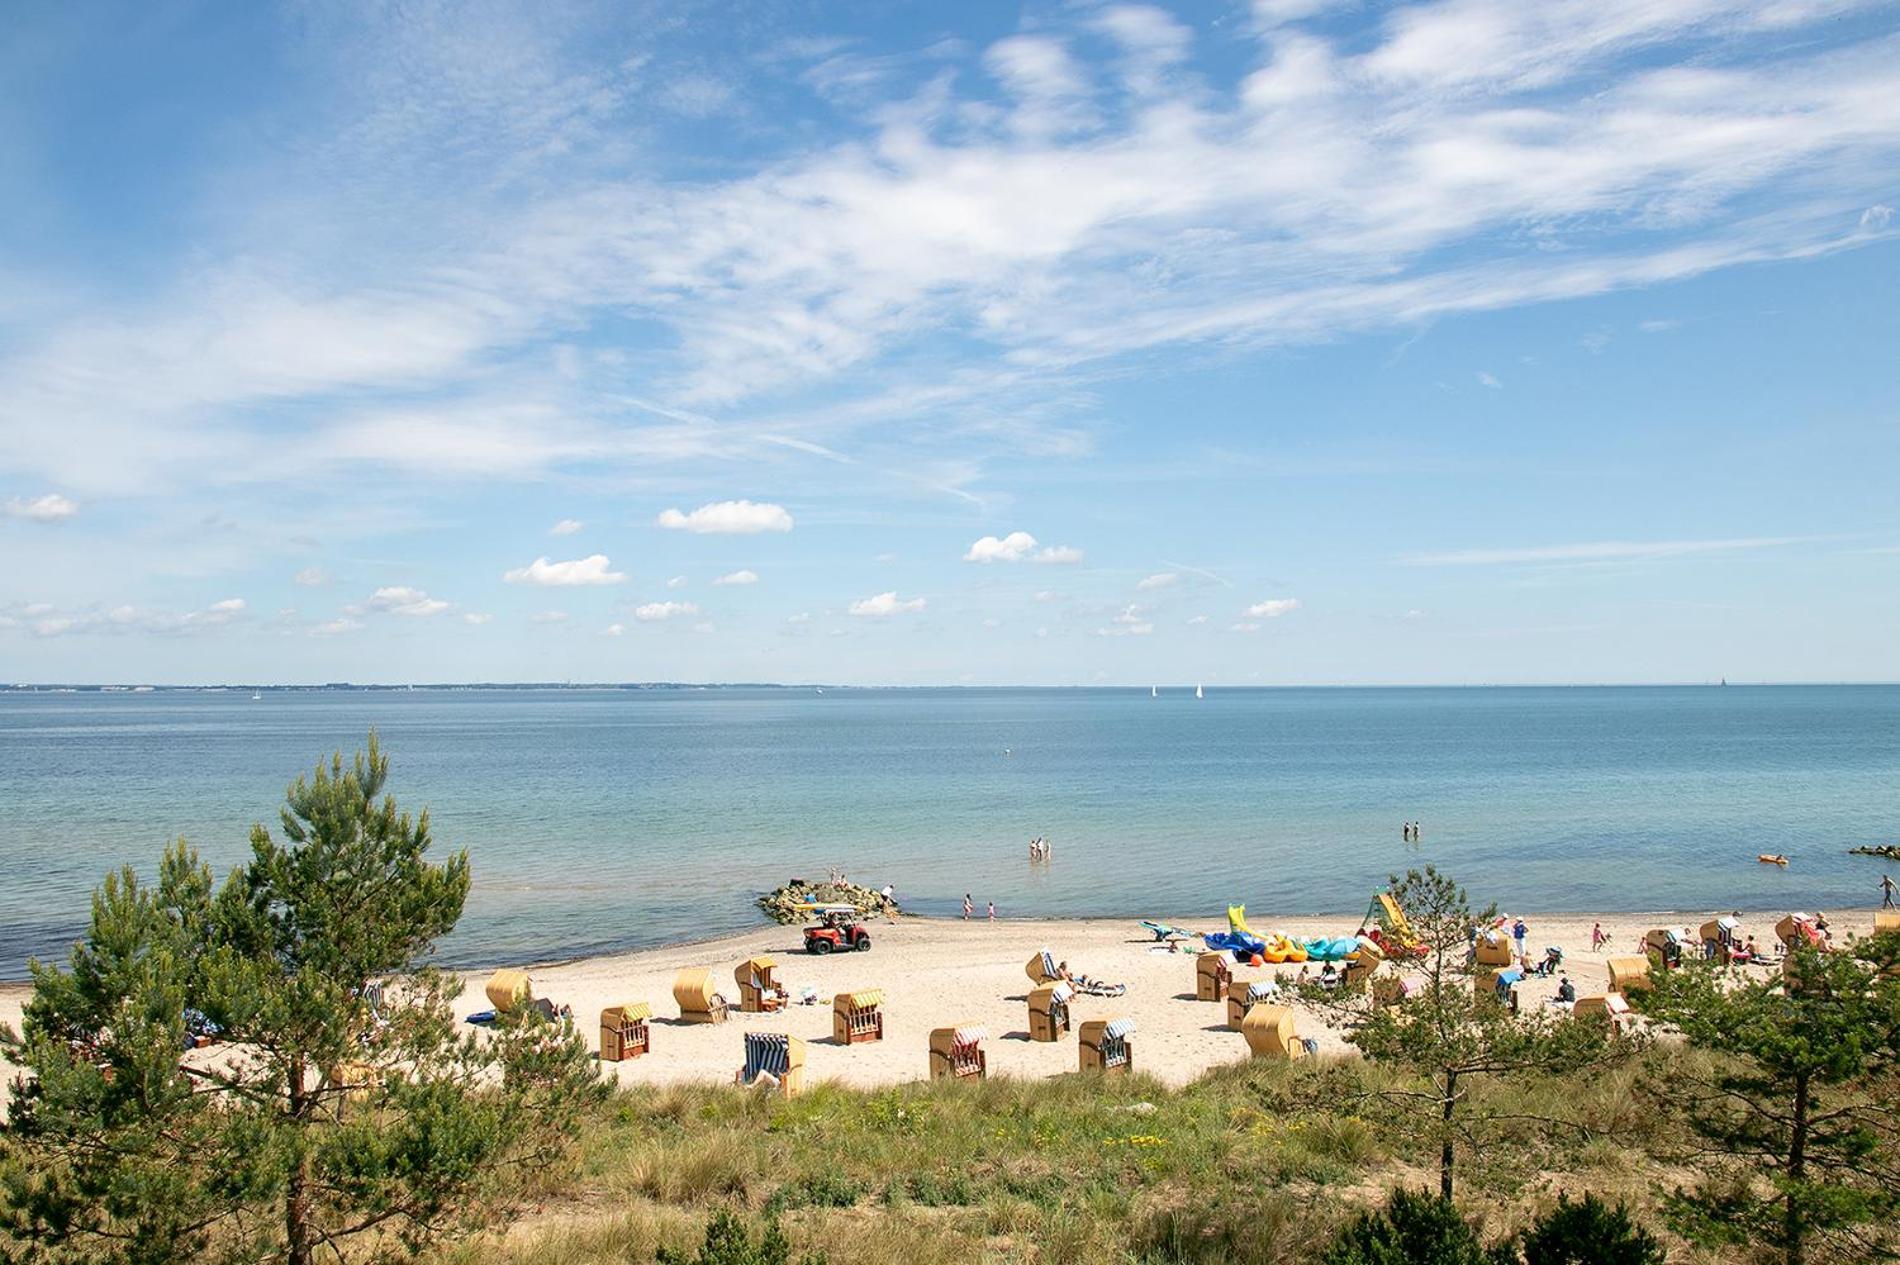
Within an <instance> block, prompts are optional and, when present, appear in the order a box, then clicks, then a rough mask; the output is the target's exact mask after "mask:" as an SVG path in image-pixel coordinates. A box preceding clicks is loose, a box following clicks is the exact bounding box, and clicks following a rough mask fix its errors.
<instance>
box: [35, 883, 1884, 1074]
mask: <svg viewBox="0 0 1900 1265" xmlns="http://www.w3.org/2000/svg"><path fill="white" fill-rule="evenodd" d="M1712 916H1714V915H1713V914H1712V913H1711V912H1708V911H1697V912H1677V913H1663V914H1603V915H1597V914H1544V915H1539V914H1529V913H1527V914H1525V915H1523V917H1524V919H1525V921H1526V923H1527V924H1528V925H1529V928H1530V935H1529V939H1528V942H1527V943H1528V945H1529V947H1530V951H1531V956H1532V957H1533V959H1535V958H1537V957H1539V956H1541V954H1542V950H1543V949H1544V947H1545V946H1548V945H1555V946H1557V947H1559V948H1561V949H1562V950H1563V951H1564V956H1565V970H1566V972H1567V973H1568V974H1569V976H1570V978H1571V980H1572V981H1573V982H1574V983H1575V984H1576V986H1577V990H1578V992H1579V993H1580V994H1585V995H1587V994H1589V993H1592V992H1600V991H1602V989H1603V986H1604V982H1605V979H1606V975H1605V968H1604V965H1603V963H1604V960H1605V958H1606V957H1608V956H1612V955H1616V954H1628V953H1632V952H1635V951H1637V945H1638V942H1639V940H1640V938H1641V937H1642V935H1643V934H1644V933H1645V932H1647V931H1648V930H1649V929H1651V928H1653V927H1676V928H1681V927H1683V926H1685V925H1687V926H1690V927H1694V926H1698V925H1700V924H1701V922H1702V921H1704V920H1705V919H1706V918H1709V917H1712ZM1828 918H1829V921H1830V923H1831V925H1832V926H1833V927H1834V929H1835V934H1836V936H1837V937H1840V936H1842V935H1843V933H1864V932H1866V931H1869V930H1871V929H1872V926H1873V915H1872V912H1871V911H1868V910H1853V911H1841V912H1838V913H1835V912H1830V913H1829V914H1828ZM1168 921H1170V922H1172V923H1173V924H1174V925H1176V926H1180V927H1187V928H1191V929H1194V930H1214V929H1217V928H1223V927H1225V925H1226V922H1225V918H1224V916H1216V917H1208V916H1201V917H1186V918H1180V919H1169V920H1168ZM1774 921H1775V919H1774V916H1771V915H1765V914H1755V915H1749V916H1745V917H1744V918H1743V925H1744V927H1745V929H1746V930H1747V931H1748V932H1749V933H1752V934H1753V935H1754V936H1755V937H1756V939H1757V940H1758V941H1759V942H1761V943H1763V944H1765V945H1773V943H1774V931H1773V924H1774ZM1596 922H1601V923H1602V924H1603V929H1604V931H1605V932H1606V933H1607V934H1608V935H1609V937H1610V943H1609V945H1608V946H1607V951H1606V952H1603V953H1592V952H1591V951H1590V929H1591V926H1592V924H1593V923H1596ZM1249 923H1250V925H1251V926H1252V927H1253V928H1254V930H1255V931H1257V932H1265V931H1268V930H1280V931H1283V932H1285V933H1287V934H1289V935H1292V936H1296V937H1298V936H1313V935H1340V934H1345V933H1347V932H1350V931H1351V930H1352V929H1353V928H1354V926H1356V919H1354V918H1352V917H1350V916H1342V915H1335V916H1328V917H1304V918H1275V917H1273V916H1272V915H1261V914H1253V913H1250V914H1249ZM867 925H868V926H869V928H870V931H871V934H872V936H873V938H874V940H875V944H874V947H873V948H872V949H871V950H869V951H868V952H865V953H839V954H834V955H832V956H829V957H813V956H810V955H807V954H806V953H805V952H804V951H803V949H802V947H801V941H800V932H799V929H798V928H796V927H776V926H773V927H762V928H760V929H759V930H757V931H751V932H747V933H745V934H743V935H737V936H730V937H727V938H724V939H720V940H714V941H708V942H704V943H698V944H691V945H678V946H672V947H666V948H658V949H648V950H643V951H640V952H637V953H626V954H617V955H612V956H607V957H597V958H588V959H584V960H581V961H575V962H567V963H560V964H554V965H543V966H538V967H533V968H532V969H531V975H532V978H533V981H534V991H535V994H536V996H539V997H546V998H549V999H551V1000H552V1001H554V1002H555V1003H557V1004H561V1005H566V1006H569V1007H571V1008H572V1010H573V1013H574V1018H575V1022H576V1024H577V1026H578V1027H579V1028H580V1029H581V1031H582V1032H583V1033H584V1034H585V1035H586V1037H587V1039H588V1042H589V1044H590V1045H595V1044H596V1043H597V1039H598V1025H599V1016H600V1012H601V1010H602V1009H603V1008H605V1007H608V1006H612V1005H617V1004H619V1003H621V1002H629V1001H646V1002H648V1003H650V1004H651V1005H652V1007H653V1013H654V1015H655V1016H656V1018H655V1020H654V1022H653V1024H652V1042H653V1051H652V1053H651V1054H649V1055H647V1056H646V1057H644V1058H640V1059H635V1060H630V1061H626V1062H620V1063H612V1064H607V1065H605V1066H607V1067H608V1068H609V1069H610V1071H611V1074H612V1075H613V1076H614V1077H616V1078H617V1079H618V1080H619V1081H620V1083H622V1084H624V1085H641V1084H659V1083H665V1082H672V1081H692V1080H698V1081H724V1080H728V1079H730V1078H731V1076H732V1073H733V1071H734V1069H736V1068H737V1067H738V1066H739V1064H740V1062H741V1059H742V1054H741V1049H742V1046H743V1043H744V1042H743V1036H742V1034H743V1033H744V1032H746V1031H748V1030H751V1029H759V1030H764V1031H773V1032H788V1033H791V1034H792V1035H794V1036H798V1037H802V1038H803V1039H804V1040H805V1041H806V1042H807V1062H806V1077H807V1080H808V1081H811V1082H816V1081H827V1080H829V1081H839V1082H843V1083H847V1084H851V1085H858V1086H878V1085H889V1084H895V1083H898V1082H902V1081H909V1080H920V1079H923V1078H924V1076H925V1075H926V1073H927V1070H928V1069H927V1057H926V1050H927V1048H928V1039H929V1033H930V1030H931V1029H932V1028H937V1027H943V1026H947V1025H951V1024H958V1023H975V1024H980V1025H982V1026H983V1027H984V1028H986V1029H987V1030H988V1032H989V1040H988V1041H987V1042H986V1047H985V1048H986V1049H987V1051H988V1057H989V1068H990V1074H991V1075H993V1076H1021V1077H1044V1076H1055V1075H1059V1074H1061V1073H1063V1072H1070V1071H1074V1070H1075V1067H1076V1043H1075V1039H1074V1036H1073V1035H1070V1036H1068V1037H1066V1038H1064V1039H1063V1040H1061V1041H1059V1042H1055V1043H1045V1042H1035V1041H1031V1040H1029V1039H1028V1022H1027V1010H1026V1005H1025V1000H1024V999H1025V995H1026V994H1027V992H1028V990H1029V987H1030V982H1029V978H1028V976H1027V975H1026V974H1025V973H1024V970H1023V966H1024V963H1025V962H1026V961H1027V960H1028V959H1029V958H1030V957H1031V955H1033V954H1034V953H1036V952H1037V950H1039V949H1042V948H1045V947H1046V948H1048V949H1049V950H1050V951H1051V952H1052V953H1054V954H1055V955H1056V957H1057V958H1058V959H1062V960H1065V961H1067V962H1068V963H1069V965H1070V967H1071V969H1072V970H1074V971H1076V972H1078V973H1085V974H1087V975H1090V976H1093V977H1097V978H1100V979H1105V980H1110V981H1116V982H1123V983H1126V984H1127V985H1128V991H1127V993H1126V994H1125V995H1123V996H1121V997H1118V998H1114V999H1099V998H1094V997H1087V996H1081V997H1078V998H1076V1001H1075V1004H1074V1021H1075V1023H1076V1024H1077V1025H1078V1026H1079V1025H1080V1024H1081V1023H1082V1022H1083V1021H1085V1020H1088V1019H1097V1018H1100V1019H1110V1018H1122V1017H1127V1018H1132V1019H1134V1020H1135V1022H1136V1024H1137V1032H1136V1035H1135V1038H1134V1040H1135V1047H1134V1048H1135V1057H1136V1061H1137V1065H1138V1066H1139V1067H1140V1068H1141V1070H1143V1071H1146V1072H1149V1073H1151V1074H1153V1075H1154V1076H1157V1077H1159V1078H1160V1079H1162V1080H1163V1081H1166V1082H1168V1083H1170V1084H1181V1083H1184V1082H1186V1081H1189V1080H1192V1079H1193V1078H1194V1077H1196V1076H1197V1075H1199V1074H1200V1073H1202V1072H1203V1071H1205V1070H1207V1069H1208V1068H1210V1067H1214V1066H1216V1065H1218V1064H1221V1063H1228V1062H1234V1061H1238V1060H1240V1059H1243V1058H1245V1057H1246V1047H1245V1045H1244V1044H1243V1043H1242V1041H1241V1038H1240V1035H1239V1034H1238V1033H1236V1032H1231V1031H1229V1030H1228V1029H1227V1027H1226V1025H1225V1011H1224V1008H1223V1007H1221V1006H1216V1005H1212V1004H1209V1003H1206V1002H1198V1001H1195V1000H1194V999H1193V990H1194V957H1195V955H1193V954H1191V953H1185V952H1181V953H1177V952H1170V951H1168V950H1166V949H1165V948H1163V947H1161V946H1159V945H1157V944H1155V942H1154V940H1153V938H1152V937H1151V936H1150V935H1149V934H1148V933H1147V932H1146V931H1145V930H1144V929H1143V928H1142V927H1141V926H1140V925H1139V924H1138V923H1136V922H1133V921H1129V920H1123V919H1112V920H1110V919H1103V920H1075V921H1016V920H1009V919H1004V920H1000V921H997V922H994V923H991V922H987V921H983V920H980V919H979V920H973V921H971V922H968V923H965V922H963V921H961V920H944V919H921V918H900V919H899V920H898V921H897V922H896V923H888V922H885V921H884V920H882V919H878V920H876V921H874V922H871V923H869V924H867ZM757 954H764V955H767V956H770V957H773V958H775V959H776V960H777V961H778V963H779V967H778V976H779V979H780V982H781V983H782V984H783V985H784V987H785V988H786V989H787V991H788V992H790V993H791V994H792V996H793V997H794V998H796V997H798V996H799V994H800V993H801V991H802V990H804V989H805V988H807V987H810V988H812V989H815V990H816V992H817V995H818V997H819V998H820V1002H819V1004H816V1005H800V1004H796V1002H794V1004H792V1005H790V1006H788V1007H787V1008H786V1009H784V1010H782V1011H779V1012H777V1013H773V1014H741V1013H739V1011H738V1010H737V1008H736V1007H737V999H738V989H737V987H736V985H735V984H734V983H733V969H734V967H736V966H737V965H738V964H739V963H740V962H742V961H744V960H745V959H746V958H749V957H752V956H754V955H757ZM516 965H520V964H516ZM686 967H709V968H711V970H712V971H713V977H714V979H715V981H716V982H717V983H718V985H719V987H720V989H721V991H722V992H723V993H724V994H725V996H726V997H727V998H728V999H729V1000H731V1001H732V1002H733V1003H734V1010H733V1012H732V1016H731V1019H730V1020H729V1021H728V1022H727V1023H724V1024H685V1023H681V1022H679V1021H678V1019H677V1016H678V1013H679V1011H678V1008H677V1007H676V1006H675V1005H674V1002H673V993H672V985H673V978H674V975H675V974H676V973H677V972H678V971H680V970H681V969H683V968H686ZM1297 969H1298V968H1289V967H1278V968H1275V967H1266V968H1263V969H1262V970H1260V971H1259V972H1258V973H1259V974H1262V975H1271V974H1273V973H1274V972H1275V971H1276V970H1280V971H1285V970H1297ZM464 979H465V985H466V986H465V988H464V990H463V992H462V995H461V998H460V1000H459V1002H458V1004H457V1014H458V1015H459V1016H465V1015H468V1014H470V1013H472V1012H475V1011H478V1010H484V1009H487V1008H488V1002H487V999H486V998H485V997H484V996H483V993H482V986H483V984H484V983H485V982H486V979H487V973H486V972H468V973H466V975H465V976H464ZM1557 982H1558V981H1557V978H1556V977H1555V976H1553V977H1551V978H1549V979H1537V978H1532V979H1529V980H1526V981H1525V982H1524V984H1523V985H1522V989H1521V997H1522V1001H1523V1004H1524V1005H1525V1006H1526V1007H1529V1006H1541V1005H1543V1004H1544V1003H1545V1002H1546V1001H1547V1000H1548V999H1549V998H1550V997H1551V996H1553V995H1554V993H1555V991H1556V988H1557ZM865 988H879V989H882V990H884V993H885V997H886V1001H885V1007H884V1012H885V1029H884V1031H885V1038H884V1040H883V1041H881V1042H874V1043H866V1044H859V1045H854V1046H849V1047H846V1046H839V1045H835V1044H833V1043H832V1037H831V1005H830V1003H831V998H832V996H833V994H834V993H837V992H839V991H841V990H853V989H865ZM28 993H29V989H28V987H27V986H26V985H22V984H8V985H3V986H0V1022H5V1023H8V1024H11V1025H14V1026H15V1027H16V1028H17V1026H18V1024H19V1020H20V1009H21V1006H22V1004H23V1003H24V1002H25V1000H26V998H27V995H28ZM1299 1030H1300V1034H1301V1035H1302V1036H1310V1037H1313V1038H1314V1039H1316V1040H1317V1041H1318V1042H1319V1044H1320V1048H1321V1049H1322V1051H1328V1050H1330V1051H1338V1050H1342V1049H1344V1048H1346V1046H1345V1042H1344V1040H1343V1039H1342V1037H1341V1035H1340V1034H1339V1033H1337V1032H1334V1031H1330V1030H1328V1029H1327V1028H1326V1027H1325V1025H1324V1024H1323V1023H1322V1022H1321V1021H1320V1019H1319V1017H1318V1016H1317V1015H1316V1014H1313V1013H1311V1012H1302V1014H1301V1018H1300V1025H1299ZM13 1071H14V1069H13V1068H12V1067H10V1066H8V1065H6V1064H4V1063H0V1073H4V1075H5V1078H6V1080H7V1081H8V1082H10V1081H11V1079H12V1074H13Z"/></svg>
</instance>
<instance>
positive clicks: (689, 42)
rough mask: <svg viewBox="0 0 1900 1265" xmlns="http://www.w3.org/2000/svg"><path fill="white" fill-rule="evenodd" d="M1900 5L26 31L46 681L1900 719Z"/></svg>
mask: <svg viewBox="0 0 1900 1265" xmlns="http://www.w3.org/2000/svg"><path fill="white" fill-rule="evenodd" d="M1897 205H1900V7H1896V6H1895V5H1894V4H1892V3H1886V4H1875V3H1860V2H1856V0H1760V2H1757V3H1741V2H1727V0H1640V2H1639V0H1541V2H1540V3H1537V4H1525V3H1523V2H1522V0H1428V2H1425V3H1413V4H1378V3H1371V2H1360V3H1353V2H1343V3H1342V2H1333V0H1253V2H1252V3H1244V2H1242V0H1231V2H1225V3H1224V2H1223V0H1195V2H1193V3H1185V4H1182V5H1180V6H1178V7H1175V8H1172V9H1171V8H1167V7H1164V6H1158V5H1157V6H1150V5H1146V4H1120V3H1088V2H1083V0H1063V2H1049V3H1029V4H1020V3H1009V4H1004V3H976V2H973V3H965V4H957V5H945V4H939V3H921V2H920V3H908V4H907V3H898V2H888V3H877V4H870V3H864V4H851V3H817V2H815V0H753V2H750V3H747V4H744V5H730V4H725V5H709V4H694V3H690V2H684V0H667V2H666V3H663V4H662V3H656V4H641V3H621V2H616V3H602V4H597V5H595V4H587V3H583V2H576V3H564V4H559V5H520V4H514V3H506V4H492V5H491V4H483V3H479V2H476V3H467V4H453V5H450V4H433V3H428V2H427V0H410V2H405V3H401V4H394V3H391V4H387V5H377V4H359V5H349V4H339V5H314V6H313V5H303V4H268V3H259V4H255V5H243V6H228V5H213V4H202V3H165V2H164V0H141V2H140V3H128V4H122V5H116V4H109V3H103V2H101V3H86V4H73V5H60V4H51V3H28V4H25V5H22V6H16V7H15V8H14V9H13V10H12V11H11V12H10V15H9V35H8V39H7V40H6V41H4V42H0V681H14V682H41V683H45V682H118V683H128V684H130V683H154V684H188V683H215V682H284V683H316V682H326V681H355V682H390V683H403V682H438V681H439V682H451V681H566V680H573V681H657V680H674V681H784V682H839V683H859V684H897V685H917V684H959V683H982V684H1043V685H1086V684H1093V683H1116V684H1127V685H1134V686H1145V685H1148V684H1150V683H1158V684H1161V685H1164V686H1166V685H1169V684H1189V683H1194V682H1206V683H1208V684H1209V685H1210V686H1218V685H1222V684H1226V685H1291V684H1400V683H1427V684H1429V683H1470V684H1492V683H1497V684H1503V683H1544V682H1550V683H1586V682H1674V681H1708V680H1715V679H1719V678H1724V677H1725V678H1727V679H1729V680H1730V681H1757V680H1770V681H1813V680H1830V681H1831V680H1883V681H1884V680H1895V679H1900V666H1897V660H1896V650H1895V647H1897V646H1900V424H1897V423H1900V316H1897V315H1896V298H1900V226H1897V225H1895V223H1894V208H1895V206H1897Z"/></svg>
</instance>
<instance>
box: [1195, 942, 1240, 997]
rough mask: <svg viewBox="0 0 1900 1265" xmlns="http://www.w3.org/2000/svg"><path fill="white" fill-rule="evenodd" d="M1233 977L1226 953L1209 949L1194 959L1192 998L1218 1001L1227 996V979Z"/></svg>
mask: <svg viewBox="0 0 1900 1265" xmlns="http://www.w3.org/2000/svg"><path fill="white" fill-rule="evenodd" d="M1232 978H1234V971H1233V968H1232V967H1230V966H1229V965H1228V964H1227V955H1226V954H1225V953H1221V952H1218V951H1215V950H1210V951H1208V952H1206V953H1203V954H1201V955H1200V956H1199V957H1197V958H1195V959H1194V999H1195V1000H1196V1001H1211V1002H1219V1001H1220V1000H1221V999H1222V998H1223V997H1225V996H1227V981H1228V980H1230V979H1232Z"/></svg>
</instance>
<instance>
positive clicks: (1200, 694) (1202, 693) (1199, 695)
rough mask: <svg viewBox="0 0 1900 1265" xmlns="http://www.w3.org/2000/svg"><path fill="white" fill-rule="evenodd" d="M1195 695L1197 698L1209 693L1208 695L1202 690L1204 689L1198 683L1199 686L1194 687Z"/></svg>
mask: <svg viewBox="0 0 1900 1265" xmlns="http://www.w3.org/2000/svg"><path fill="white" fill-rule="evenodd" d="M1194 697H1196V698H1206V697H1207V695H1206V693H1204V692H1203V691H1202V689H1201V687H1200V686H1198V685H1197V686H1195V687H1194Z"/></svg>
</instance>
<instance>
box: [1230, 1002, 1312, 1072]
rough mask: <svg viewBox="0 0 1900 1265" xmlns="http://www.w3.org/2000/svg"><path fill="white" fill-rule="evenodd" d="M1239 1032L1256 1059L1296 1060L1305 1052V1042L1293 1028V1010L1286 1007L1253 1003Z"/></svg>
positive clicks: (1241, 1022) (1242, 1021)
mask: <svg viewBox="0 0 1900 1265" xmlns="http://www.w3.org/2000/svg"><path fill="white" fill-rule="evenodd" d="M1240 1035H1241V1036H1243V1037H1245V1038H1246V1039H1247V1049H1248V1050H1250V1051H1252V1053H1253V1057H1255V1058H1257V1059H1297V1058H1299V1057H1301V1056H1302V1055H1304V1054H1305V1053H1306V1045H1305V1043H1304V1042H1302V1041H1301V1040H1300V1037H1299V1034H1298V1032H1296V1031H1295V1030H1294V1025H1293V1011H1292V1010H1291V1009H1290V1008H1289V1007H1286V1006H1278V1005H1274V1004H1272V1003H1261V1004H1259V1005H1256V1006H1254V1007H1253V1008H1252V1009H1250V1010H1248V1012H1247V1017H1246V1018H1245V1019H1243V1020H1241V1021H1240Z"/></svg>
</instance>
